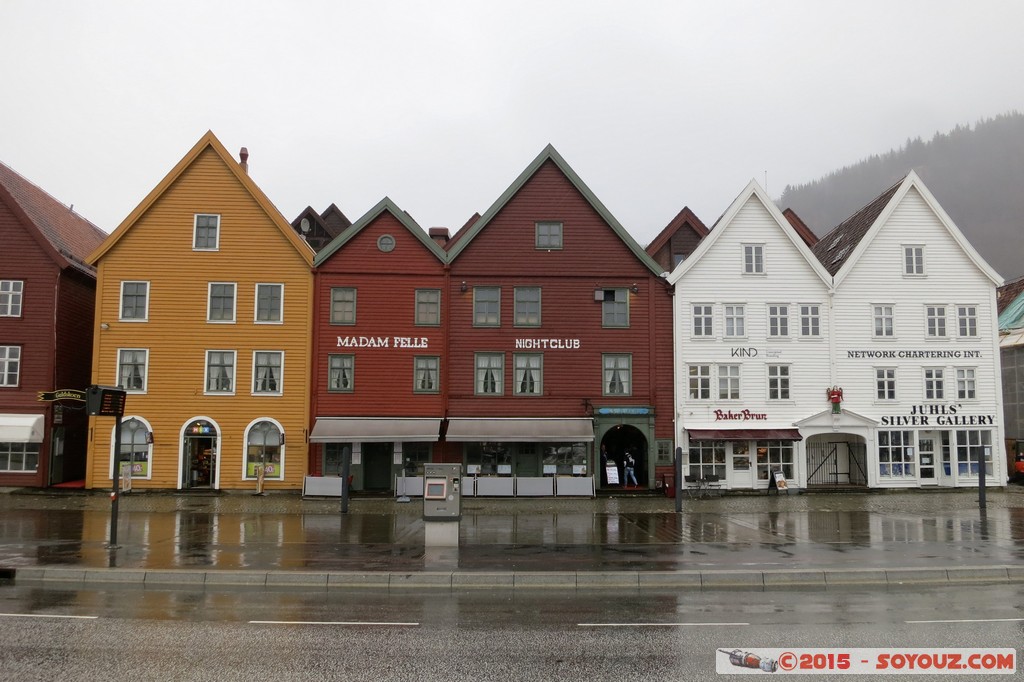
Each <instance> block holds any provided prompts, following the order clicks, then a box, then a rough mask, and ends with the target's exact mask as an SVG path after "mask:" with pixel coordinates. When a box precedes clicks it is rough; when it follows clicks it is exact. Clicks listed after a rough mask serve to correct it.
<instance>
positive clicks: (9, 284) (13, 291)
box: [0, 279, 25, 317]
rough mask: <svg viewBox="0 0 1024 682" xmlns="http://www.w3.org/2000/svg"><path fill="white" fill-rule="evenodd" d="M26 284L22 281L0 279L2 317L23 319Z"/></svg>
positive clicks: (0, 309)
mask: <svg viewBox="0 0 1024 682" xmlns="http://www.w3.org/2000/svg"><path fill="white" fill-rule="evenodd" d="M24 293H25V283H24V282H23V281H21V280H20V279H0V317H21V306H22V299H23V296H24Z"/></svg>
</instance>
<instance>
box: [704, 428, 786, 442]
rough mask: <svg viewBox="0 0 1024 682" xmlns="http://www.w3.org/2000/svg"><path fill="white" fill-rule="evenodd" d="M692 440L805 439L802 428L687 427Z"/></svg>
mask: <svg viewBox="0 0 1024 682" xmlns="http://www.w3.org/2000/svg"><path fill="white" fill-rule="evenodd" d="M687 431H688V432H689V434H690V440H803V436H801V435H800V429H687Z"/></svg>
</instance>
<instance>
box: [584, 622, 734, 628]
mask: <svg viewBox="0 0 1024 682" xmlns="http://www.w3.org/2000/svg"><path fill="white" fill-rule="evenodd" d="M749 625H751V624H750V623H578V624H577V627H578V628H686V627H692V626H700V627H705V626H710V627H715V626H727V627H728V626H732V627H735V626H749Z"/></svg>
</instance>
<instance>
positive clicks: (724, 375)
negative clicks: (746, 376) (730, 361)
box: [718, 364, 741, 400]
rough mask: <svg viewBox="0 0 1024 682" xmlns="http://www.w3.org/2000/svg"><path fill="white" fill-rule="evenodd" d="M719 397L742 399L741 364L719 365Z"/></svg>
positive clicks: (721, 398)
mask: <svg viewBox="0 0 1024 682" xmlns="http://www.w3.org/2000/svg"><path fill="white" fill-rule="evenodd" d="M718 399H719V400H740V399H741V393H740V366H739V365H726V364H722V365H718Z"/></svg>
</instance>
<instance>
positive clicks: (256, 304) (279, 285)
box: [252, 282, 284, 324]
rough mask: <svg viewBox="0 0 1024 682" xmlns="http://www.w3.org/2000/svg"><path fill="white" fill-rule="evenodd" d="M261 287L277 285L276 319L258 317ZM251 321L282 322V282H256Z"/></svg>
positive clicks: (258, 322)
mask: <svg viewBox="0 0 1024 682" xmlns="http://www.w3.org/2000/svg"><path fill="white" fill-rule="evenodd" d="M261 287H277V290H278V306H277V319H276V320H261V319H260V288H261ZM252 321H253V324H284V283H283V282H257V283H256V288H255V291H254V298H253V305H252Z"/></svg>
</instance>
